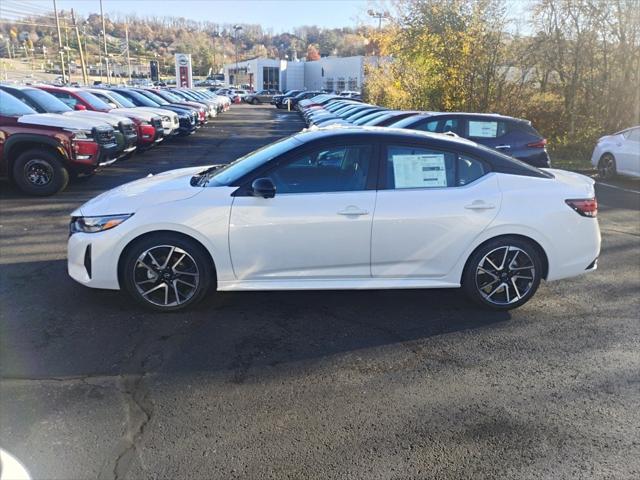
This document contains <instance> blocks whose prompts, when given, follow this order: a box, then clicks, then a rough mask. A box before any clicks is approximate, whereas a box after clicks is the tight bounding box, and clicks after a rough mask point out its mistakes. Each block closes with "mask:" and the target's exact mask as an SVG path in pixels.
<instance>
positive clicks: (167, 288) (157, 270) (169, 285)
mask: <svg viewBox="0 0 640 480" xmlns="http://www.w3.org/2000/svg"><path fill="white" fill-rule="evenodd" d="M121 278H122V281H123V284H124V287H125V289H126V290H127V292H129V294H130V295H131V296H132V297H133V298H134V299H135V300H136V301H137V302H138V303H140V304H141V305H143V306H145V307H147V308H150V309H152V310H156V311H160V312H171V311H176V310H182V309H184V308H187V307H188V306H190V305H193V304H195V303H198V302H199V301H200V300H202V298H203V297H204V296H205V295H206V294H207V292H208V291H209V290H210V288H211V285H212V284H213V283H214V270H213V266H212V265H211V260H210V258H209V256H208V254H207V253H206V251H205V250H204V249H203V248H202V246H201V245H200V244H198V243H197V242H195V241H194V240H191V239H189V238H188V237H184V236H182V235H177V234H170V233H159V234H156V235H151V236H147V237H145V238H143V239H142V240H140V241H138V242H136V243H135V244H134V245H133V246H132V247H131V248H129V249H128V250H127V252H126V253H125V257H124V259H123V263H122V272H121Z"/></svg>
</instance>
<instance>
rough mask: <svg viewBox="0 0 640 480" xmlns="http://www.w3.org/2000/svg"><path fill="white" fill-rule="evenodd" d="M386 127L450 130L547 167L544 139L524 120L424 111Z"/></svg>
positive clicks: (433, 130)
mask: <svg viewBox="0 0 640 480" xmlns="http://www.w3.org/2000/svg"><path fill="white" fill-rule="evenodd" d="M389 127H393V128H409V129H411V130H422V131H425V132H435V133H446V132H453V133H455V134H457V135H459V136H460V137H464V138H468V139H469V140H473V141H474V142H476V143H479V144H481V145H485V146H487V147H490V148H493V149H495V150H498V151H500V152H502V153H504V154H506V155H510V156H512V157H514V158H517V159H518V160H522V161H523V162H526V163H528V164H530V165H533V166H535V167H549V166H550V165H551V160H550V159H549V154H548V153H547V149H546V145H547V141H546V139H545V138H544V137H543V136H542V135H540V134H539V133H538V132H537V131H536V129H535V128H533V127H532V126H531V122H529V121H528V120H522V119H520V118H513V117H507V116H504V115H497V114H493V113H486V114H483V113H425V114H421V115H415V116H412V117H407V118H404V119H402V120H400V121H398V122H395V123H392V124H390V125H389Z"/></svg>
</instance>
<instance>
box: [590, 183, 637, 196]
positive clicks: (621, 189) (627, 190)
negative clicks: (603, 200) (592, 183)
mask: <svg viewBox="0 0 640 480" xmlns="http://www.w3.org/2000/svg"><path fill="white" fill-rule="evenodd" d="M596 185H600V186H601V187H608V188H615V189H616V190H620V191H622V192H627V193H636V194H638V195H640V190H632V189H631V188H623V187H618V186H617V185H611V184H610V183H602V182H596Z"/></svg>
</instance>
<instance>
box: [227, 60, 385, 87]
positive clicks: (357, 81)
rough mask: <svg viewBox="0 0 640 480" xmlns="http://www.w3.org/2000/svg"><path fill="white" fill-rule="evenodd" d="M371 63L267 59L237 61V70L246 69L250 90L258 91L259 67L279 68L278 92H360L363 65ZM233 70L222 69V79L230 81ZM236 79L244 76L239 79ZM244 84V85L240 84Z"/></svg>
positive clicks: (260, 72) (231, 65)
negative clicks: (326, 90)
mask: <svg viewBox="0 0 640 480" xmlns="http://www.w3.org/2000/svg"><path fill="white" fill-rule="evenodd" d="M372 60H374V61H375V59H374V58H373V57H363V56H355V57H324V58H321V59H320V60H316V61H313V62H304V61H303V62H300V61H286V60H275V59H269V58H255V59H252V60H247V61H244V62H238V67H239V68H240V69H244V68H246V69H247V71H248V72H250V73H252V74H253V77H252V78H253V88H254V89H255V90H262V89H263V88H266V87H265V86H264V84H263V82H264V79H263V78H262V76H263V68H264V67H275V68H279V69H280V72H279V73H280V89H281V90H293V89H306V90H323V89H325V88H329V89H332V90H335V91H342V90H361V89H362V84H363V83H364V65H365V63H367V62H371V61H372ZM235 67H236V64H235V63H229V64H226V65H225V66H224V76H225V81H226V82H227V83H229V82H230V79H231V78H230V71H233V70H234V69H235ZM240 78H244V79H245V80H246V77H244V76H242V75H241V76H240ZM242 83H245V82H242Z"/></svg>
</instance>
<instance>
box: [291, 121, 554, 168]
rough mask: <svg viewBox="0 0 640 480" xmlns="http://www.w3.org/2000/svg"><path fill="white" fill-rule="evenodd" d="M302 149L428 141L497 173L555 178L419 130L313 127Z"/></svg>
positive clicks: (303, 138)
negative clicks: (347, 142) (366, 141)
mask: <svg viewBox="0 0 640 480" xmlns="http://www.w3.org/2000/svg"><path fill="white" fill-rule="evenodd" d="M292 137H293V138H295V139H296V140H297V141H298V142H300V143H301V144H302V145H304V144H307V143H310V142H316V141H322V140H323V139H330V140H331V142H332V144H335V141H336V140H338V139H339V138H340V137H344V138H348V137H357V138H359V139H362V138H363V137H370V139H371V141H374V140H376V139H378V140H379V139H382V138H384V139H386V140H391V141H401V142H402V141H408V142H411V141H412V140H413V141H424V140H428V141H429V142H428V147H427V148H435V149H438V148H442V149H453V150H455V151H459V152H463V153H467V154H469V155H472V156H476V157H478V158H480V159H482V160H484V161H486V162H487V163H489V164H490V165H491V168H492V170H493V171H497V172H502V173H508V174H514V175H524V176H530V177H542V178H552V176H551V175H550V174H549V173H547V172H544V171H543V170H539V169H537V168H535V167H532V166H531V165H528V164H526V163H524V162H521V161H520V160H516V159H514V158H513V157H509V156H507V155H504V154H502V153H500V152H496V151H495V150H492V149H490V148H488V147H485V146H483V145H479V144H477V143H475V142H472V141H471V140H467V139H465V138H461V137H458V136H457V135H456V136H453V135H447V134H443V133H431V132H423V131H418V130H408V129H404V128H393V127H365V126H354V125H333V126H328V127H311V128H308V129H305V130H302V131H301V132H300V133H297V134H295V135H292Z"/></svg>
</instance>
